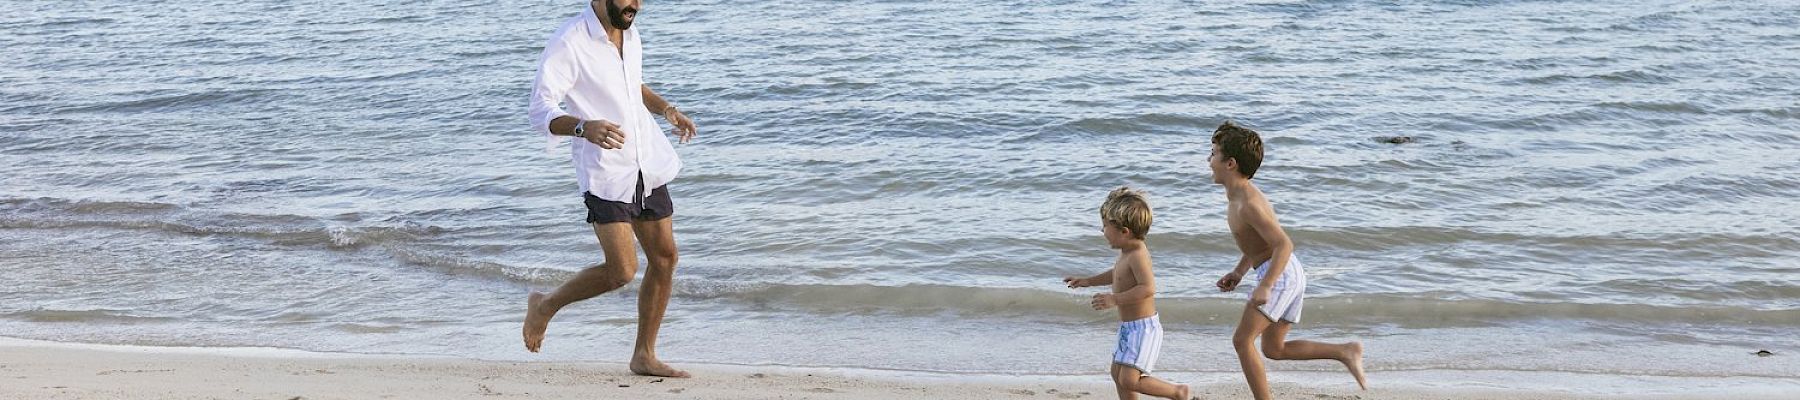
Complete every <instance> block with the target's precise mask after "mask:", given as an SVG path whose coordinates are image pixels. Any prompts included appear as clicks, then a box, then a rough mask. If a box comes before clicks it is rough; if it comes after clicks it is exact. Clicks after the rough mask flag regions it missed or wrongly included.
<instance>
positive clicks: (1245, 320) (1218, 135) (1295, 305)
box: [1207, 121, 1368, 400]
mask: <svg viewBox="0 0 1800 400" xmlns="http://www.w3.org/2000/svg"><path fill="white" fill-rule="evenodd" d="M1212 143H1213V145H1212V155H1211V156H1209V157H1207V164H1209V166H1210V167H1211V168H1212V174H1213V183H1217V184H1219V185H1223V186H1225V198H1226V199H1227V200H1228V204H1227V206H1226V209H1225V222H1226V224H1227V225H1230V226H1231V237H1232V239H1234V240H1236V241H1237V245H1238V250H1240V251H1242V252H1243V253H1244V255H1243V257H1242V258H1240V259H1238V263H1237V267H1236V268H1232V270H1231V273H1228V274H1225V276H1224V277H1222V278H1219V282H1218V283H1217V285H1218V286H1219V291H1222V292H1230V291H1232V290H1236V289H1237V285H1238V281H1240V280H1242V279H1243V278H1244V273H1245V272H1246V271H1248V270H1249V269H1250V267H1251V266H1253V265H1255V266H1257V267H1256V281H1257V282H1256V289H1252V290H1251V291H1250V302H1249V303H1248V304H1246V305H1245V307H1244V315H1243V317H1242V318H1240V319H1239V320H1238V326H1237V333H1236V334H1234V335H1232V337H1231V343H1232V345H1233V346H1235V347H1237V354H1238V362H1239V363H1241V364H1243V368H1244V378H1245V379H1247V380H1249V381H1250V392H1251V393H1252V394H1254V395H1256V399H1257V400H1267V399H1269V398H1270V394H1269V379H1268V375H1267V373H1266V372H1265V371H1263V366H1262V358H1261V357H1259V356H1258V355H1257V354H1256V337H1257V336H1262V352H1263V354H1264V355H1267V356H1268V357H1269V359H1272V360H1322V359H1331V360H1338V361H1339V362H1342V363H1344V366H1345V367H1347V368H1349V369H1350V375H1351V376H1354V377H1356V385H1357V386H1358V387H1361V388H1363V389H1365V390H1366V389H1368V385H1367V384H1366V383H1365V382H1364V380H1363V371H1362V343H1358V342H1350V343H1342V344H1332V343H1319V342H1312V341H1305V340H1294V341H1287V340H1286V338H1287V333H1288V329H1290V328H1292V327H1293V325H1294V324H1295V323H1298V322H1300V305H1301V303H1302V302H1303V301H1304V300H1305V298H1304V296H1303V293H1304V292H1305V291H1306V270H1305V269H1303V268H1302V267H1301V266H1300V259H1298V258H1295V257H1294V244H1293V242H1290V241H1288V237H1287V233H1286V232H1283V231H1282V230H1281V224H1280V223H1277V222H1276V218H1275V208H1274V207H1273V206H1270V205H1269V199H1267V198H1265V197H1263V193H1262V190H1260V189H1257V188H1256V184H1254V183H1251V182H1250V178H1251V177H1254V176H1256V168H1257V167H1259V166H1261V165H1262V160H1263V146H1262V138H1261V137H1258V135H1257V134H1256V131H1252V130H1250V129H1247V128H1244V127H1240V126H1237V125H1235V124H1232V123H1231V122H1229V121H1227V122H1225V124H1224V125H1220V126H1219V129H1218V130H1215V131H1213V137H1212Z"/></svg>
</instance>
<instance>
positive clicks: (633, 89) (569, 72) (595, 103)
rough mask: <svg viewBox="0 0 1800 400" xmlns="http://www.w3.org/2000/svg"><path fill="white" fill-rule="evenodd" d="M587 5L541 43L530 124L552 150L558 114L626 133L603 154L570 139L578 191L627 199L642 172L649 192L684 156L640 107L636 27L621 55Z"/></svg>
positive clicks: (640, 52) (669, 175) (669, 178)
mask: <svg viewBox="0 0 1800 400" xmlns="http://www.w3.org/2000/svg"><path fill="white" fill-rule="evenodd" d="M584 8H585V10H584V11H582V12H581V15H578V16H575V17H573V18H569V20H568V21H566V22H563V24H562V27H561V28H557V29H556V33H553V34H551V35H550V40H549V42H548V43H545V44H544V54H543V56H541V57H540V59H539V61H538V73H537V80H536V81H535V82H534V83H532V87H531V109H530V113H531V127H532V129H536V130H537V131H538V132H542V133H543V134H544V135H546V136H548V138H549V140H550V145H551V146H555V145H556V144H557V142H558V140H559V137H557V136H554V135H550V121H551V120H555V119H556V118H557V117H561V116H564V115H568V116H573V117H575V118H580V119H582V120H584V121H594V120H606V121H611V122H612V123H615V124H619V127H620V129H621V130H623V131H625V143H624V146H623V147H621V148H618V149H613V150H605V149H601V148H600V146H597V145H594V144H593V143H590V142H588V141H587V140H571V141H570V142H572V143H571V144H570V149H571V151H570V152H571V153H572V157H573V159H574V163H575V179H576V180H577V181H578V182H579V183H580V186H581V191H582V192H586V193H592V194H593V195H594V196H596V197H599V198H601V199H606V200H612V201H618V202H631V201H632V200H633V197H634V195H635V194H636V190H637V183H638V176H639V173H640V172H641V173H642V174H643V179H644V191H645V195H648V194H649V191H650V189H655V188H657V187H659V186H662V185H665V184H668V183H669V181H672V180H674V179H675V174H676V173H679V172H681V158H680V157H677V156H676V155H675V147H674V145H672V144H670V143H669V138H668V137H667V136H664V135H663V134H662V128H661V127H659V126H658V125H657V124H656V118H655V117H654V116H652V115H651V114H650V110H649V109H646V108H644V92H643V89H642V88H643V85H644V74H643V61H644V53H643V45H642V44H641V43H640V42H639V41H638V34H637V28H636V27H633V28H631V29H626V30H625V33H624V46H623V47H624V50H625V54H624V57H620V55H619V51H618V48H616V47H613V45H612V42H611V41H610V40H608V39H607V37H606V30H605V28H604V27H603V26H602V25H600V19H599V18H598V17H597V16H595V14H594V9H593V7H591V6H590V7H584ZM564 106H567V109H566V110H565V109H564ZM587 134H589V135H599V134H601V133H600V132H587Z"/></svg>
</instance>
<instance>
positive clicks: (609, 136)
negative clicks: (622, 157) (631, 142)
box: [581, 120, 625, 150]
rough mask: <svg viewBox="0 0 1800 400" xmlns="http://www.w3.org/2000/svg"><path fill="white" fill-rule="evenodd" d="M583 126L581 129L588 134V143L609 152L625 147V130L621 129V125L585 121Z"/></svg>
mask: <svg viewBox="0 0 1800 400" xmlns="http://www.w3.org/2000/svg"><path fill="white" fill-rule="evenodd" d="M582 124H584V125H582V128H581V129H582V131H583V132H584V133H586V135H584V138H585V139H587V141H588V143H593V144H594V145H595V146H600V148H602V149H607V150H612V149H617V148H620V147H625V130H624V129H620V128H619V124H615V123H612V122H610V121H606V120H593V121H585V122H582Z"/></svg>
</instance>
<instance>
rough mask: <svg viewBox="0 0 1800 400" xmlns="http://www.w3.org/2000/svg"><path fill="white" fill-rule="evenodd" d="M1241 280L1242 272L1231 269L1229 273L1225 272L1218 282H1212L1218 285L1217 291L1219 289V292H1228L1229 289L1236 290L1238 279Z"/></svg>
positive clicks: (1242, 278)
mask: <svg viewBox="0 0 1800 400" xmlns="http://www.w3.org/2000/svg"><path fill="white" fill-rule="evenodd" d="M1242 280H1244V274H1240V273H1237V271H1231V273H1228V274H1225V276H1223V277H1220V278H1219V282H1218V283H1214V285H1217V286H1218V287H1219V291H1221V292H1229V291H1233V290H1237V286H1238V281H1242Z"/></svg>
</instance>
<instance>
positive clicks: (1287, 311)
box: [1251, 255, 1306, 324]
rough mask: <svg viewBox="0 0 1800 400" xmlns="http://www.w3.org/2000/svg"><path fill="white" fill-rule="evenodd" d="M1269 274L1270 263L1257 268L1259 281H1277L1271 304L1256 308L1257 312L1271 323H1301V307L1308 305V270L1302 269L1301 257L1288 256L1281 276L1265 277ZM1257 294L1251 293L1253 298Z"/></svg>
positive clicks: (1271, 296)
mask: <svg viewBox="0 0 1800 400" xmlns="http://www.w3.org/2000/svg"><path fill="white" fill-rule="evenodd" d="M1268 273H1269V262H1268V261H1263V263H1262V265H1261V266H1258V267H1256V279H1257V280H1258V281H1261V280H1264V279H1275V286H1274V287H1273V290H1270V291H1269V302H1268V303H1264V304H1263V305H1261V306H1258V307H1256V310H1257V311H1262V314H1263V316H1266V317H1269V322H1276V321H1284V320H1285V321H1287V322H1292V323H1296V324H1297V323H1300V306H1301V305H1302V304H1305V303H1306V269H1305V268H1302V267H1300V257H1299V256H1293V255H1290V256H1288V262H1287V267H1286V268H1282V270H1281V276H1278V277H1273V278H1270V277H1267V276H1263V275H1267V274H1268ZM1255 293H1256V292H1255V291H1254V290H1252V291H1251V295H1252V296H1254V295H1255Z"/></svg>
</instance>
